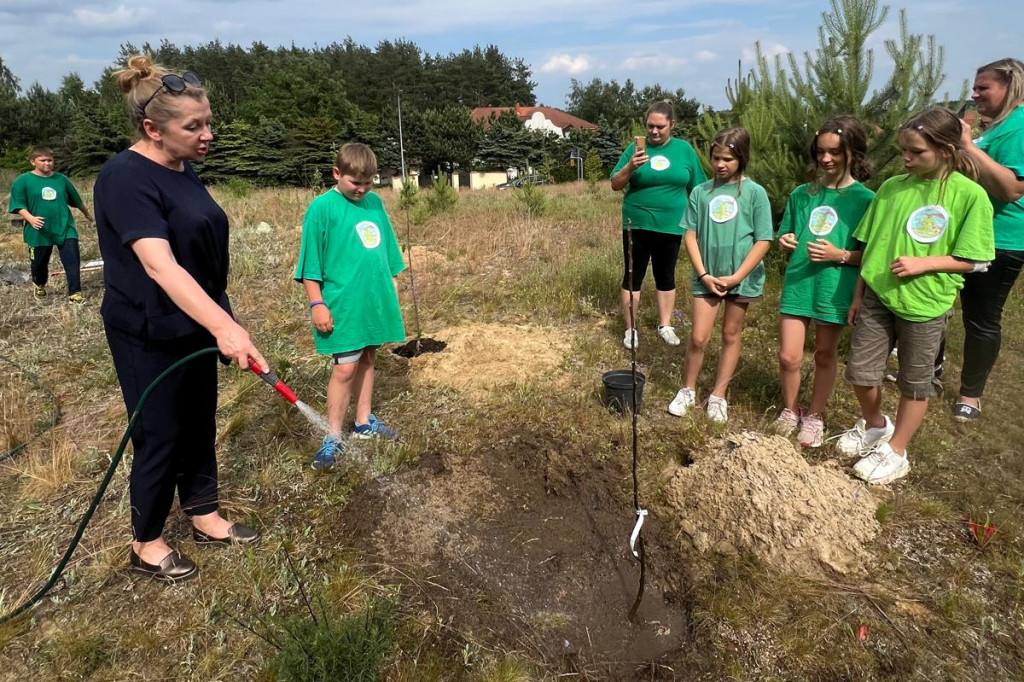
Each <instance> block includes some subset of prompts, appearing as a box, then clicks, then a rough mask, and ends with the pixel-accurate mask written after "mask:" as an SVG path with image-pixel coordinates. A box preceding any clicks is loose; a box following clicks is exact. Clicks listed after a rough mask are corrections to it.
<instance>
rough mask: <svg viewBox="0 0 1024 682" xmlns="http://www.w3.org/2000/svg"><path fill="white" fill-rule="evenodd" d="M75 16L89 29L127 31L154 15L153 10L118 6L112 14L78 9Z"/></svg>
mask: <svg viewBox="0 0 1024 682" xmlns="http://www.w3.org/2000/svg"><path fill="white" fill-rule="evenodd" d="M74 14H75V18H76V19H78V23H80V24H81V25H82V26H85V27H87V28H99V29H125V28H133V27H135V26H137V25H139V24H140V23H142V22H143V21H144V20H145V19H146V18H147V17H149V16H150V14H152V10H150V9H147V8H129V7H126V6H125V5H118V7H117V9H115V10H112V11H110V12H97V11H96V10H91V9H76V10H75V12H74Z"/></svg>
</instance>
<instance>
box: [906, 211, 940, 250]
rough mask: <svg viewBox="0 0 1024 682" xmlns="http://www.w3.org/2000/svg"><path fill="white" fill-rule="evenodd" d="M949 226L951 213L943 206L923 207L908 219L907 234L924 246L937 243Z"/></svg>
mask: <svg viewBox="0 0 1024 682" xmlns="http://www.w3.org/2000/svg"><path fill="white" fill-rule="evenodd" d="M948 225H949V213H948V212H947V211H946V209H944V208H943V207H941V206H922V207H921V208H919V209H917V210H916V211H914V212H913V213H911V214H910V218H908V219H907V234H909V235H910V236H911V238H913V240H914V241H916V242H920V243H922V244H931V243H932V242H936V241H938V240H939V238H940V237H941V236H942V233H943V232H945V231H946V227H947V226H948Z"/></svg>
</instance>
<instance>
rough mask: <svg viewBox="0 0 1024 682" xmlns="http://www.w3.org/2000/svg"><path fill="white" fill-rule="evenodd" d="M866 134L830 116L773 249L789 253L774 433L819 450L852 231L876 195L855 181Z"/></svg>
mask: <svg viewBox="0 0 1024 682" xmlns="http://www.w3.org/2000/svg"><path fill="white" fill-rule="evenodd" d="M867 149H868V143H867V136H866V135H865V134H864V128H863V127H861V124H860V122H859V121H858V120H857V119H856V118H854V117H852V116H836V117H834V118H830V119H829V120H827V121H825V123H823V124H822V125H821V127H820V128H818V131H817V132H816V133H815V135H814V139H813V140H812V141H811V149H810V153H811V159H812V166H811V172H812V173H813V174H814V179H813V180H812V181H811V182H808V183H807V184H804V185H800V186H799V187H797V188H796V189H795V190H793V193H792V194H790V195H789V201H788V202H787V203H786V212H785V213H784V214H783V216H782V222H781V223H780V224H779V247H781V249H782V250H783V251H785V252H787V253H789V254H790V257H789V263H788V264H787V266H786V276H785V279H784V281H783V284H782V300H781V301H780V303H779V312H780V313H781V314H782V319H781V320H780V322H779V341H780V346H779V373H780V376H781V384H782V404H783V410H782V413H781V414H780V415H779V418H778V419H777V420H776V421H775V430H776V431H777V432H778V433H780V434H782V435H784V436H788V435H790V434H791V433H792V432H793V431H794V430H795V429H797V427H799V428H800V432H799V433H798V434H797V441H798V442H799V443H800V445H802V446H803V447H805V448H817V447H820V446H821V444H822V441H823V436H824V431H825V424H824V419H823V417H822V414H823V413H824V411H825V403H826V402H828V398H829V395H831V393H832V387H833V386H834V385H835V383H836V369H837V366H838V361H837V355H838V348H839V339H840V337H842V335H843V329H844V327H845V325H846V313H847V310H848V309H849V307H850V300H851V299H852V298H853V290H854V288H855V287H856V285H857V271H858V268H859V267H860V257H861V253H862V252H861V248H862V247H861V244H860V243H859V242H858V241H857V240H855V239H854V238H853V231H854V229H856V227H857V224H858V223H859V222H860V219H861V217H862V216H863V215H864V212H865V211H867V210H868V205H869V204H870V203H871V199H872V198H873V197H874V196H875V193H874V192H872V191H871V190H869V189H868V188H867V187H865V186H864V185H862V184H860V182H859V181H862V180H867V179H868V177H870V172H869V170H868V167H867V164H866V163H865V161H864V156H865V154H867ZM812 321H813V322H814V388H813V390H812V392H811V402H810V404H809V406H808V408H807V411H806V412H803V411H801V409H800V407H799V406H798V400H799V394H800V366H801V365H802V364H803V359H804V339H805V338H806V336H807V329H808V327H810V325H811V322H812Z"/></svg>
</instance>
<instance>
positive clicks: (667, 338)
mask: <svg viewBox="0 0 1024 682" xmlns="http://www.w3.org/2000/svg"><path fill="white" fill-rule="evenodd" d="M658 336H660V337H661V340H662V341H664V342H665V343H667V344H668V345H670V346H678V345H679V337H678V336H676V330H675V329H673V328H672V326H671V325H667V324H666V325H665V326H664V327H658Z"/></svg>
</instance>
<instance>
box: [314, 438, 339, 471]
mask: <svg viewBox="0 0 1024 682" xmlns="http://www.w3.org/2000/svg"><path fill="white" fill-rule="evenodd" d="M340 458H341V438H339V437H338V436H335V435H334V434H328V435H327V436H326V437H325V438H324V442H323V443H321V444H320V449H319V450H317V451H316V456H315V457H314V458H313V468H314V469H316V470H317V471H326V470H328V469H331V468H333V467H334V465H335V464H337V463H338V460H339V459H340Z"/></svg>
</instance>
